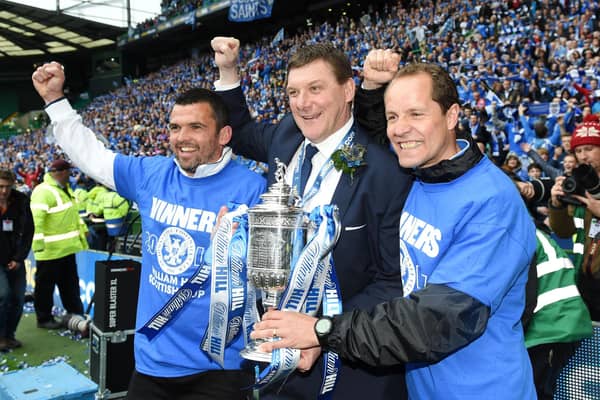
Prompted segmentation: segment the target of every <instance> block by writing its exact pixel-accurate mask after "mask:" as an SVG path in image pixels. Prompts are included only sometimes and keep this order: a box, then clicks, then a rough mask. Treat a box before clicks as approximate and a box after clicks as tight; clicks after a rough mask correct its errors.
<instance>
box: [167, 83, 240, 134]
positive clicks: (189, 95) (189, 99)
mask: <svg viewBox="0 0 600 400" xmlns="http://www.w3.org/2000/svg"><path fill="white" fill-rule="evenodd" d="M197 103H207V104H208V105H209V106H210V108H211V109H212V112H213V117H214V119H215V121H216V123H217V131H220V130H221V129H222V128H223V127H224V126H225V125H228V124H229V111H228V110H227V106H226V105H225V102H224V101H223V99H222V98H221V96H219V95H218V94H216V93H215V92H213V91H212V90H208V89H204V88H193V89H189V90H187V91H185V92H183V93H182V94H180V95H179V96H177V98H176V99H175V104H177V105H180V106H188V105H190V104H197Z"/></svg>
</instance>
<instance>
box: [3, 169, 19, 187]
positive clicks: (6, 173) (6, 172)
mask: <svg viewBox="0 0 600 400" xmlns="http://www.w3.org/2000/svg"><path fill="white" fill-rule="evenodd" d="M0 179H2V180H5V181H9V182H10V183H11V184H14V183H15V181H16V179H17V177H16V175H15V173H14V172H12V171H11V170H10V169H4V168H3V169H0Z"/></svg>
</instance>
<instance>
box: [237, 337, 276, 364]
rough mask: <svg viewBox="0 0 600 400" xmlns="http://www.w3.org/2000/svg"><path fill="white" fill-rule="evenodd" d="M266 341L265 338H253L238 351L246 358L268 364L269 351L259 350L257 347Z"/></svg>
mask: <svg viewBox="0 0 600 400" xmlns="http://www.w3.org/2000/svg"><path fill="white" fill-rule="evenodd" d="M266 341H267V340H253V341H252V342H250V343H248V345H247V346H246V348H244V349H243V350H242V351H240V355H241V356H242V358H245V359H246V360H251V361H256V362H261V363H267V364H270V363H271V353H267V352H264V351H260V350H259V349H258V346H260V345H261V344H262V343H264V342H266Z"/></svg>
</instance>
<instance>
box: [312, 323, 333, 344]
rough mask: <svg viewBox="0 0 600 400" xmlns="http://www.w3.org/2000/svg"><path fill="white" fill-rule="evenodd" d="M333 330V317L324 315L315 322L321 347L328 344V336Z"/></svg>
mask: <svg viewBox="0 0 600 400" xmlns="http://www.w3.org/2000/svg"><path fill="white" fill-rule="evenodd" d="M331 331H333V318H331V317H328V316H322V317H321V318H319V319H318V320H317V322H315V334H316V335H317V339H318V340H319V344H320V345H321V347H324V346H325V345H326V344H327V338H328V337H329V334H330V333H331Z"/></svg>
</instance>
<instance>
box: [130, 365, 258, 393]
mask: <svg viewBox="0 0 600 400" xmlns="http://www.w3.org/2000/svg"><path fill="white" fill-rule="evenodd" d="M253 382H254V375H253V373H252V372H251V371H249V370H218V371H216V370H215V371H207V372H203V373H200V374H194V375H189V376H182V377H178V378H159V377H154V376H149V375H144V374H140V373H139V372H137V371H133V375H132V376H131V381H129V389H128V391H127V400H246V399H250V398H251V397H250V396H251V390H250V389H249V386H250V385H252V383H253Z"/></svg>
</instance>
